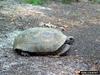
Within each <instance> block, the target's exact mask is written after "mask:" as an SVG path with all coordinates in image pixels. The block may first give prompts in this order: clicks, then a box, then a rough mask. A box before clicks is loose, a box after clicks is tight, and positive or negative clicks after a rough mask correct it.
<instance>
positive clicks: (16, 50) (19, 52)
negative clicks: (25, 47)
mask: <svg viewBox="0 0 100 75" xmlns="http://www.w3.org/2000/svg"><path fill="white" fill-rule="evenodd" d="M15 52H16V53H17V54H19V55H21V56H30V54H29V53H28V52H26V51H22V50H20V49H15Z"/></svg>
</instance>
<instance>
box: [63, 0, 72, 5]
mask: <svg viewBox="0 0 100 75" xmlns="http://www.w3.org/2000/svg"><path fill="white" fill-rule="evenodd" d="M71 2H72V0H62V3H63V4H70V3H71Z"/></svg>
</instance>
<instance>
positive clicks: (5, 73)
mask: <svg viewBox="0 0 100 75" xmlns="http://www.w3.org/2000/svg"><path fill="white" fill-rule="evenodd" d="M16 1H17V0H16ZM19 3H20V2H18V1H17V2H15V1H14V0H4V1H0V75H75V71H78V70H100V60H99V59H100V5H99V4H90V3H84V2H82V3H73V4H71V5H63V4H60V3H55V2H53V3H51V4H49V5H44V7H43V6H32V5H29V4H19ZM40 22H44V23H49V22H50V23H51V24H54V25H56V26H58V27H60V26H64V27H65V28H66V31H65V32H64V34H66V35H72V36H74V37H75V43H74V44H73V46H72V47H71V49H70V50H69V52H67V53H66V56H64V57H59V58H55V57H48V56H47V57H38V56H36V57H22V56H20V55H17V54H16V53H15V52H14V51H13V49H12V48H13V47H12V45H13V41H14V38H15V36H17V35H18V34H19V33H20V32H21V31H22V30H25V29H28V28H32V27H36V26H38V25H39V23H40Z"/></svg>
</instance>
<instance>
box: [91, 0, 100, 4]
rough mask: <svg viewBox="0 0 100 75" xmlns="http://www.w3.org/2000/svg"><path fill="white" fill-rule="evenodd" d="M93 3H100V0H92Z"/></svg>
mask: <svg viewBox="0 0 100 75" xmlns="http://www.w3.org/2000/svg"><path fill="white" fill-rule="evenodd" d="M92 1H93V2H94V3H99V4H100V0H92Z"/></svg>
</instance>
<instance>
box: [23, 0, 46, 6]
mask: <svg viewBox="0 0 100 75" xmlns="http://www.w3.org/2000/svg"><path fill="white" fill-rule="evenodd" d="M45 1H46V0H24V2H26V3H29V4H33V5H42V4H44V3H45Z"/></svg>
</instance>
